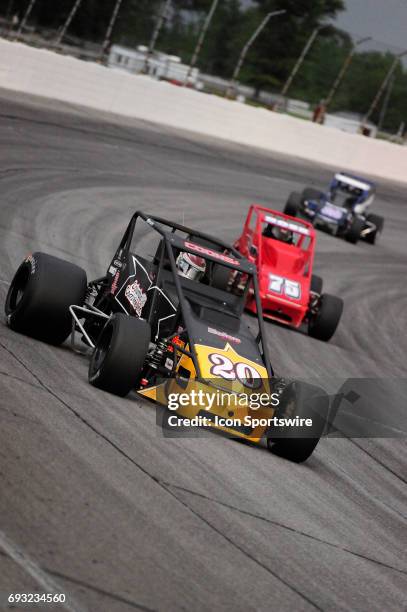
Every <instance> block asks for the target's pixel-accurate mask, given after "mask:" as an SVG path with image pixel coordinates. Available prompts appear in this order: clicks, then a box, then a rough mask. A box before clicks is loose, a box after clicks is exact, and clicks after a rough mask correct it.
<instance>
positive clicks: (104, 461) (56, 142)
mask: <svg viewBox="0 0 407 612" xmlns="http://www.w3.org/2000/svg"><path fill="white" fill-rule="evenodd" d="M0 144H1V148H0V187H1V189H0V235H1V242H0V249H1V266H0V293H1V298H2V300H3V298H4V296H5V293H6V290H7V281H9V280H10V278H11V276H12V274H13V271H14V269H15V268H16V266H17V265H18V263H19V262H20V260H21V259H22V258H23V257H24V256H25V255H26V254H27V253H28V252H30V251H33V250H42V251H45V252H48V253H52V254H55V255H58V256H61V257H64V258H66V259H68V260H71V261H75V262H77V263H79V264H80V265H82V266H83V267H84V268H85V269H86V270H87V271H88V275H89V277H96V276H100V275H101V274H103V273H104V271H105V268H106V264H107V261H108V258H109V257H110V254H111V253H112V251H113V249H114V247H115V246H116V243H117V241H118V238H119V236H120V235H121V233H122V231H123V229H124V227H125V225H126V223H127V221H128V218H129V216H130V214H131V213H132V212H133V211H134V210H135V209H143V210H146V211H150V212H152V213H159V214H161V215H163V216H168V217H169V218H172V219H174V220H178V221H182V220H184V221H185V223H186V224H189V225H192V226H194V227H197V228H200V229H202V230H205V231H208V232H213V233H216V234H217V235H218V236H220V237H222V238H225V239H227V240H232V239H234V238H235V237H236V236H237V234H238V232H239V229H240V227H241V224H242V222H243V218H244V216H245V213H246V211H247V207H248V204H250V202H252V201H258V202H261V203H264V204H266V205H267V204H268V205H271V206H275V207H277V208H281V207H282V206H283V203H284V201H285V199H286V197H287V194H288V193H289V192H290V191H291V190H293V189H296V188H301V189H302V187H303V186H304V184H307V183H308V184H315V185H321V186H322V185H323V184H324V183H325V182H326V181H327V180H328V179H329V174H330V172H329V169H328V168H324V169H320V168H317V167H315V166H312V165H306V164H304V163H300V162H299V161H296V160H293V159H290V160H289V159H283V158H281V157H276V156H273V155H271V154H266V153H263V152H260V151H255V150H248V149H247V148H243V147H238V146H235V145H233V146H230V145H227V144H225V143H221V142H216V141H214V140H212V141H211V140H209V139H203V138H199V137H197V136H193V135H191V134H181V133H177V132H175V131H173V130H169V129H166V128H164V127H160V126H152V125H148V124H145V123H143V122H138V121H125V120H123V119H120V118H117V117H116V118H115V117H110V118H108V117H107V116H104V115H102V114H100V113H98V114H96V113H93V112H91V111H89V110H85V109H80V108H71V107H68V106H64V105H62V104H56V103H53V102H46V101H43V102H41V101H39V100H35V99H31V98H28V97H23V96H21V95H17V94H12V93H9V92H8V93H7V92H1V94H0ZM376 209H377V211H378V212H379V211H380V212H382V213H383V214H384V216H385V217H386V228H385V232H384V234H383V237H382V241H381V242H380V244H379V245H378V246H377V247H371V246H369V245H365V244H360V245H356V246H352V245H349V244H347V243H345V242H343V241H340V240H336V239H334V238H331V237H329V236H327V235H323V234H320V235H319V240H318V255H317V263H316V272H317V273H320V274H321V275H322V276H324V278H325V288H326V290H327V291H329V292H331V293H336V294H339V295H342V296H343V298H344V299H345V302H346V308H345V312H344V317H343V321H342V323H341V326H340V328H339V330H338V332H337V334H336V336H335V337H334V339H333V340H332V341H331V342H330V343H329V344H323V343H321V342H318V341H314V340H311V339H310V338H308V337H307V336H306V335H304V334H301V333H295V332H292V331H290V330H288V329H285V328H282V327H277V326H275V325H272V324H269V323H267V324H266V327H267V336H268V343H269V348H270V352H271V354H272V356H273V363H274V365H275V367H276V368H278V370H279V371H280V372H284V373H286V374H290V375H291V376H301V377H305V376H307V375H313V374H315V373H317V374H319V375H321V376H323V375H324V374H331V375H332V374H334V375H336V376H343V377H344V378H346V377H347V376H353V377H355V376H360V377H364V376H367V377H375V376H381V377H402V376H404V377H406V364H405V354H406V348H407V339H406V334H405V330H406V323H407V315H406V313H407V308H406V306H407V304H406V291H405V280H404V279H405V269H406V263H407V249H406V235H407V202H406V197H405V192H404V190H403V189H402V188H401V187H398V186H397V185H390V184H388V185H382V186H381V188H380V191H379V197H378V201H377V205H376ZM141 246H142V247H143V246H146V245H142V244H141ZM0 384H1V387H0V389H1V391H0V393H1V395H0V423H1V428H0V457H1V465H0V487H1V489H0V517H1V525H0V592H1V593H2V594H3V604H0V608H1V606H2V605H3V606H4V609H7V608H6V607H5V603H4V594H6V593H10V592H27V591H28V592H30V591H31V592H33V591H38V592H41V591H44V590H48V591H50V590H56V591H58V590H60V591H62V592H65V593H66V594H67V604H66V606H65V607H62V606H59V607H58V609H61V610H62V609H70V610H81V611H83V610H88V611H91V612H93V611H95V612H96V611H102V612H119V611H120V612H124V611H126V612H127V611H128V610H134V609H136V610H157V611H158V610H159V611H163V612H164V611H173V610H174V611H178V610H188V611H189V610H199V611H200V610H205V611H206V610H244V611H249V610H272V611H274V610H275V611H277V610H278V611H279V612H291V611H293V612H300V611H314V610H324V611H334V610H335V611H336V610H350V611H366V612H373V611H376V610H377V611H378V612H387V611H389V612H390V611H391V612H402V611H405V610H406V603H407V602H406V593H407V560H406V548H407V546H406V513H407V510H406V486H405V485H406V480H405V478H406V472H407V470H406V466H407V451H406V445H405V440H392V439H387V440H385V439H376V440H361V439H358V440H339V439H324V440H323V441H322V442H321V443H320V444H319V446H318V448H317V450H316V452H315V454H314V455H313V457H312V458H311V459H310V460H309V462H308V463H306V464H304V465H293V464H290V463H288V462H285V461H284V460H281V459H279V458H277V457H274V456H272V455H270V454H269V453H268V452H267V451H266V450H264V449H261V448H252V447H250V446H248V445H244V444H242V443H238V442H235V441H232V440H227V439H224V438H222V437H220V436H218V435H211V436H206V437H205V438H202V439H201V438H198V439H187V438H181V439H163V438H162V436H161V433H160V430H159V429H157V427H156V424H155V407H154V405H152V404H150V403H147V402H144V401H137V400H136V399H135V397H129V398H128V399H125V400H122V399H115V398H114V397H111V396H108V395H106V394H103V393H102V392H99V391H97V390H95V389H94V388H92V387H91V386H89V385H88V383H87V361H86V359H85V358H84V357H80V356H78V355H75V354H73V353H72V352H71V351H70V350H69V349H68V348H67V347H62V348H51V347H49V346H46V345H44V344H40V343H38V342H35V341H32V340H30V339H28V338H25V337H23V336H19V335H17V334H14V333H12V332H11V331H10V330H8V328H6V327H5V325H4V324H3V323H2V324H1V325H0ZM24 609H29V610H31V609H32V610H38V609H44V610H49V609H51V607H50V606H43V607H42V608H41V607H38V606H36V607H25V608H24Z"/></svg>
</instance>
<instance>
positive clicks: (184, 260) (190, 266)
mask: <svg viewBox="0 0 407 612" xmlns="http://www.w3.org/2000/svg"><path fill="white" fill-rule="evenodd" d="M176 263H177V269H178V274H179V275H180V276H183V277H185V278H189V279H190V280H199V279H200V278H202V276H203V275H204V274H205V271H206V262H205V260H204V259H203V258H202V257H199V256H198V255H193V254H192V253H185V251H181V253H180V254H179V255H178V257H177V262H176Z"/></svg>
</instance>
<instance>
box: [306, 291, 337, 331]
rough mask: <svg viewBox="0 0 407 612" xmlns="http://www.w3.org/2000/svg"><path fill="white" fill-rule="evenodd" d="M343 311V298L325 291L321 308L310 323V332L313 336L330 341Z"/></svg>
mask: <svg viewBox="0 0 407 612" xmlns="http://www.w3.org/2000/svg"><path fill="white" fill-rule="evenodd" d="M342 312H343V300H341V298H338V297H336V296H334V295H329V294H328V293H324V294H323V295H322V296H321V302H320V306H319V310H318V312H317V313H316V315H314V316H313V317H312V318H311V319H310V321H309V323H308V333H309V335H310V336H311V337H312V338H317V339H318V340H323V341H324V342H328V340H330V339H331V338H332V336H333V335H334V333H335V331H336V328H337V327H338V325H339V321H340V320H341V316H342Z"/></svg>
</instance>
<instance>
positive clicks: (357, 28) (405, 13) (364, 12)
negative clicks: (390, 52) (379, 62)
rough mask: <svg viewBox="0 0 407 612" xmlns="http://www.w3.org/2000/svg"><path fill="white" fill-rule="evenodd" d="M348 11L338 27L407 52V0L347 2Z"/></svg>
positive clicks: (344, 13)
mask: <svg viewBox="0 0 407 612" xmlns="http://www.w3.org/2000/svg"><path fill="white" fill-rule="evenodd" d="M345 3H346V7H347V9H346V11H344V12H342V13H340V14H339V15H338V17H337V20H336V25H337V26H338V27H340V28H343V29H345V30H347V31H350V32H353V33H355V34H361V35H362V36H372V37H373V38H374V39H376V40H379V41H382V42H383V43H386V44H387V45H389V46H390V47H392V46H394V47H399V48H400V49H401V50H405V49H407V0H345Z"/></svg>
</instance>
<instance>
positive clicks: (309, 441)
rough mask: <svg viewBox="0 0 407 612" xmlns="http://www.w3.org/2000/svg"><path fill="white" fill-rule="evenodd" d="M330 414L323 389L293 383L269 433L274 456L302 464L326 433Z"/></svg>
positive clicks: (302, 383)
mask: <svg viewBox="0 0 407 612" xmlns="http://www.w3.org/2000/svg"><path fill="white" fill-rule="evenodd" d="M328 413H329V397H328V395H327V394H326V392H325V391H324V390H323V389H320V388H319V387H316V386H315V385H310V384H308V383H305V382H300V381H295V382H292V383H290V384H289V385H288V386H287V388H286V390H285V391H284V393H283V394H282V396H281V398H280V404H279V407H278V410H277V414H276V415H275V416H276V417H277V418H278V419H279V422H278V425H277V426H276V427H273V428H270V429H269V430H268V432H267V434H266V438H267V447H268V449H269V450H270V451H271V452H272V453H273V454H274V455H278V456H279V457H282V458H284V459H288V460H289V461H293V462H295V463H303V462H304V461H306V460H307V459H308V458H309V457H310V456H311V455H312V453H313V452H314V450H315V447H316V446H317V444H318V442H319V440H320V438H321V436H322V435H323V432H324V430H325V427H326V422H327V417H328ZM283 420H284V421H283Z"/></svg>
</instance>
